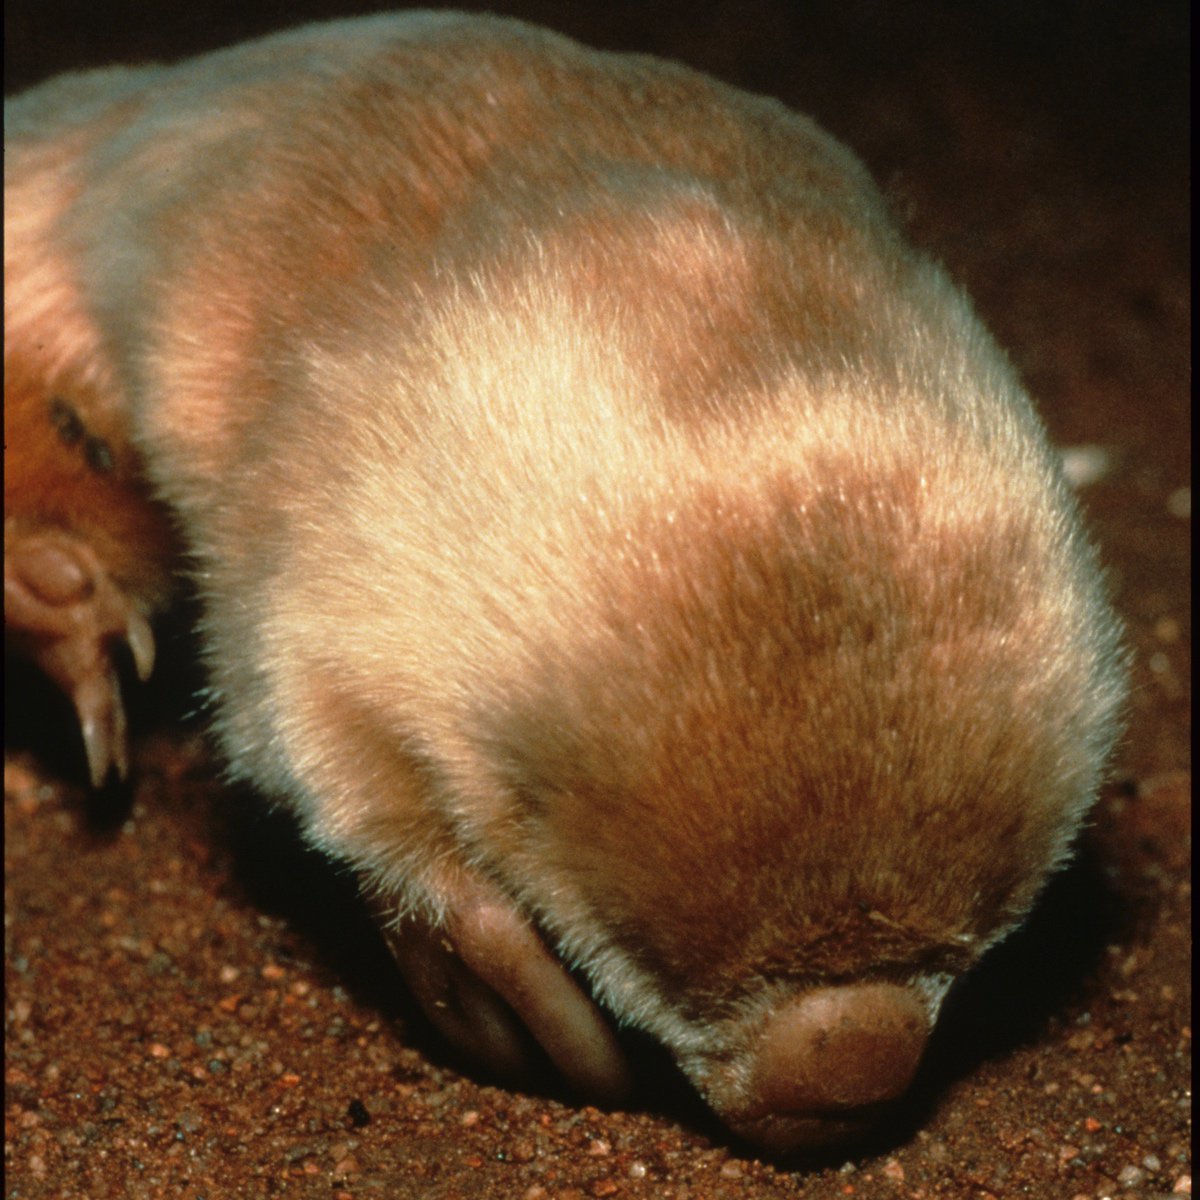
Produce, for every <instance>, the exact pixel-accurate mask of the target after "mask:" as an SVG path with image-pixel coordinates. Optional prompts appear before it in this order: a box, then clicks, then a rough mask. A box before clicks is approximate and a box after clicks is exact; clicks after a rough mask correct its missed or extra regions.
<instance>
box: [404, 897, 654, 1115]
mask: <svg viewBox="0 0 1200 1200" xmlns="http://www.w3.org/2000/svg"><path fill="white" fill-rule="evenodd" d="M445 899H446V915H445V918H444V921H443V923H442V924H441V925H440V926H434V925H430V924H428V923H426V922H423V921H421V920H420V919H419V918H416V917H408V918H405V919H404V920H403V921H401V922H400V923H398V924H397V923H396V922H395V921H394V920H391V921H389V920H388V919H386V918H387V914H386V913H385V912H381V917H382V918H383V919H382V920H381V923H382V925H383V930H384V935H385V937H386V938H387V941H388V944H389V946H390V948H391V950H392V953H393V955H395V958H396V961H397V963H398V964H399V967H400V971H401V974H402V975H403V976H404V978H405V981H406V983H407V984H408V986H409V988H410V989H411V990H412V993H413V996H414V997H415V999H416V1000H417V1002H418V1003H419V1004H420V1005H421V1007H422V1009H423V1010H424V1012H425V1014H426V1016H427V1017H428V1018H429V1019H430V1021H431V1022H432V1023H433V1024H434V1026H435V1027H436V1028H437V1029H438V1031H439V1032H440V1033H441V1034H442V1035H443V1036H444V1037H446V1038H447V1040H448V1041H450V1042H451V1043H452V1044H453V1045H454V1046H456V1047H457V1048H458V1049H459V1050H461V1051H462V1052H463V1053H465V1054H467V1055H469V1056H470V1057H471V1058H473V1059H474V1060H476V1061H478V1062H481V1063H483V1064H484V1065H485V1066H487V1067H488V1068H490V1069H491V1070H492V1071H494V1072H495V1073H497V1074H498V1075H500V1076H502V1077H505V1078H507V1079H510V1080H516V1081H521V1080H524V1079H527V1078H529V1077H530V1075H531V1074H532V1073H533V1071H532V1066H533V1064H532V1062H531V1059H530V1055H529V1044H528V1036H529V1035H532V1037H533V1039H534V1041H535V1042H536V1043H537V1044H538V1045H540V1046H541V1048H542V1050H543V1051H544V1052H545V1053H546V1055H547V1056H548V1057H549V1059H550V1061H551V1062H552V1063H553V1064H554V1066H555V1067H556V1068H557V1069H558V1070H559V1071H560V1072H561V1073H562V1075H563V1076H564V1078H565V1079H566V1080H567V1081H568V1083H569V1084H570V1085H571V1086H572V1087H573V1088H574V1089H575V1090H576V1091H577V1092H579V1093H580V1094H581V1095H582V1096H584V1097H586V1098H588V1099H591V1100H596V1101H599V1102H601V1103H604V1104H610V1105H611V1104H615V1103H618V1102H620V1101H621V1100H622V1099H623V1098H625V1097H627V1096H628V1095H629V1093H630V1091H631V1090H632V1075H631V1072H630V1069H629V1066H628V1063H627V1061H626V1058H625V1054H624V1052H623V1051H622V1049H621V1047H620V1045H619V1044H618V1042H617V1039H616V1037H615V1035H614V1034H613V1031H612V1029H611V1028H610V1026H609V1024H608V1022H607V1020H606V1019H605V1018H604V1016H603V1015H602V1014H601V1012H600V1010H599V1009H598V1008H597V1007H596V1005H595V1004H594V1003H593V1001H592V1000H591V999H590V998H589V997H588V995H587V994H586V993H585V992H584V991H583V990H582V989H581V988H580V986H579V985H578V984H577V983H576V982H575V980H574V979H573V978H572V977H571V975H570V974H569V973H568V972H567V970H566V969H565V968H564V967H563V965H562V963H560V962H559V961H558V959H556V958H555V957H554V955H553V954H551V952H550V951H549V949H547V947H546V944H545V943H544V942H543V941H542V939H541V938H540V937H539V936H538V934H537V932H536V931H535V930H534V928H533V926H532V925H530V923H529V921H528V920H527V919H526V918H525V917H524V916H523V915H522V914H521V912H520V911H519V910H518V908H517V906H516V905H515V903H514V902H513V901H512V900H511V899H509V898H508V897H507V896H505V895H504V894H503V893H502V892H501V891H500V890H499V889H498V888H496V887H495V886H493V885H492V884H490V883H488V882H486V881H485V880H483V879H480V878H478V877H474V876H468V875H465V874H464V875H461V876H459V878H458V881H457V882H456V884H455V886H454V887H453V888H452V889H451V890H450V893H449V895H447V896H445Z"/></svg>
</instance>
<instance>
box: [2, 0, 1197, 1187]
mask: <svg viewBox="0 0 1200 1200" xmlns="http://www.w3.org/2000/svg"><path fill="white" fill-rule="evenodd" d="M160 7H161V12H160ZM178 8H179V11H178V13H176V12H175V6H153V5H152V6H144V5H141V4H135V3H133V2H132V0H125V2H124V3H113V4H107V5H104V6H84V5H80V6H78V7H76V6H75V5H68V4H67V3H64V2H62V0H38V2H37V3H34V2H33V0H13V2H12V3H10V4H9V5H8V7H7V11H6V35H7V36H6V46H5V54H6V59H7V62H8V69H9V75H8V86H9V88H10V89H12V88H15V87H19V86H22V85H23V84H25V83H28V82H32V81H35V80H36V79H38V78H41V77H43V76H44V75H46V74H49V73H52V72H53V71H56V70H62V69H66V68H69V67H75V66H79V65H84V64H87V65H92V64H97V63H101V62H104V61H109V60H111V59H113V58H122V57H130V56H132V57H137V56H146V55H176V54H181V53H184V52H192V51H194V50H197V49H200V48H204V47H207V46H210V45H215V44H219V43H221V42H225V41H230V40H234V39H236V38H237V37H240V36H243V35H245V34H248V33H251V32H257V31H258V30H261V29H264V28H267V27H270V26H272V25H278V24H282V23H285V22H286V21H287V20H289V19H291V18H295V17H298V16H311V15H329V14H330V13H333V12H335V11H337V10H336V9H334V8H333V7H330V6H328V5H321V4H317V3H308V4H304V5H293V6H291V7H290V8H289V11H288V12H287V13H284V12H283V8H284V6H282V5H280V4H276V3H269V2H267V0H243V2H241V3H236V4H235V3H232V2H231V3H220V4H212V3H209V4H205V3H197V4H193V5H190V6H178ZM495 8H497V9H498V10H502V11H511V12H514V13H516V14H517V15H524V16H528V17H531V18H533V19H538V20H542V21H545V22H546V23H549V24H552V25H555V26H557V27H558V28H560V29H562V30H564V31H566V32H569V33H574V34H576V35H578V36H581V37H583V38H585V39H586V40H590V41H592V42H595V43H599V44H604V45H608V46H612V47H618V48H639V49H646V50H650V51H653V52H656V53H660V54H664V55H669V56H672V57H677V58H681V59H683V60H685V61H687V62H690V63H692V64H693V65H696V66H699V67H701V68H704V69H707V70H710V71H713V72H715V73H717V74H719V75H721V76H723V77H724V78H726V79H729V80H731V81H732V82H735V83H737V84H739V85H742V86H744V87H747V88H750V89H753V90H758V91H764V92H769V93H772V94H774V95H777V96H779V97H780V98H782V99H784V100H785V101H787V102H789V103H791V104H793V105H794V106H796V107H798V108H801V109H803V110H806V111H808V112H811V113H813V114H814V115H815V116H817V118H818V119H819V120H820V121H821V122H822V123H824V124H825V125H827V126H828V127H829V128H830V129H832V130H833V131H834V132H836V133H837V134H839V135H840V136H841V137H843V138H844V139H845V140H846V141H848V142H849V143H850V144H851V145H852V146H854V147H855V148H856V149H857V150H858V151H859V152H860V153H861V154H862V155H863V156H864V157H865V158H866V160H867V161H868V163H869V165H870V166H871V167H872V169H873V170H874V171H875V172H876V174H877V176H878V177H879V178H880V179H881V181H882V182H883V183H884V184H885V186H886V187H887V189H888V191H889V193H890V194H891V196H892V197H893V200H894V203H895V205H896V207H897V210H898V211H899V213H900V214H901V215H902V216H903V218H904V219H905V220H906V222H907V224H908V226H909V228H910V229H911V231H912V234H913V237H914V238H915V239H916V240H918V241H919V242H920V243H922V244H923V245H925V246H926V247H928V248H929V249H930V250H931V251H932V252H933V253H934V254H935V255H937V256H938V257H940V258H941V259H942V260H943V261H945V263H946V264H947V265H948V267H949V268H950V270H951V271H952V273H953V274H954V275H955V276H956V277H958V278H959V279H960V280H962V281H963V282H964V283H965V284H966V285H967V287H968V289H969V290H970V291H971V292H972V294H973V295H974V296H975V297H976V299H977V301H978V304H979V307H980V308H981V310H982V311H983V313H984V315H985V317H986V318H987V319H988V321H989V322H990V323H991V325H992V326H993V328H994V329H995V331H996V332H997V334H998V335H999V337H1000V339H1001V341H1002V342H1003V343H1004V344H1005V345H1006V346H1008V347H1009V348H1010V349H1011V351H1012V354H1013V356H1014V358H1015V359H1016V361H1017V363H1018V365H1019V366H1020V368H1021V370H1022V371H1023V373H1024V375H1025V376H1026V378H1027V380H1028V381H1029V384H1030V386H1031V388H1032V390H1033V391H1034V393H1035V395H1036V396H1037V398H1038V400H1039V402H1040V404H1041V405H1042V408H1043V411H1044V413H1045V415H1046V419H1047V421H1048V423H1049V425H1050V427H1051V430H1052V433H1053V435H1054V437H1055V438H1056V440H1057V441H1058V442H1059V443H1060V444H1062V445H1064V446H1069V447H1085V448H1087V450H1086V452H1085V453H1083V454H1081V455H1078V456H1077V461H1079V462H1081V463H1083V464H1084V465H1085V466H1087V467H1090V468H1092V467H1094V468H1096V469H1097V471H1098V474H1099V478H1098V479H1096V480H1095V481H1094V482H1092V483H1090V484H1088V485H1087V486H1086V488H1085V489H1084V493H1083V494H1084V502H1085V506H1086V508H1087V510H1088V513H1089V515H1090V519H1091V523H1092V526H1093V528H1094V529H1095V530H1096V533H1097V536H1098V539H1099V541H1100V543H1101V546H1102V550H1103V554H1104V558H1105V560H1106V562H1107V564H1108V566H1109V568H1110V570H1111V573H1112V578H1113V584H1114V589H1115V593H1116V597H1117V602H1118V606H1119V608H1120V610H1121V612H1122V614H1123V615H1124V617H1125V619H1126V620H1127V622H1128V627H1129V640H1130V643H1131V645H1132V648H1133V651H1134V655H1135V666H1134V693H1133V700H1132V703H1131V709H1130V718H1129V727H1128V733H1127V736H1126V737H1125V739H1124V742H1123V744H1122V746H1121V749H1120V752H1119V754H1118V757H1117V761H1116V763H1115V767H1114V772H1113V778H1112V781H1111V783H1110V784H1109V785H1108V786H1107V787H1106V788H1105V790H1104V792H1103V795H1102V797H1101V800H1100V803H1099V804H1098V806H1097V809H1096V812H1095V819H1094V822H1093V824H1092V827H1091V829H1090V830H1089V832H1088V834H1087V836H1086V838H1085V842H1084V845H1083V848H1082V854H1081V857H1080V860H1079V862H1078V864H1077V865H1076V866H1075V867H1074V868H1073V869H1072V870H1070V871H1069V872H1067V873H1066V874H1064V875H1063V876H1061V877H1060V878H1059V879H1058V880H1057V881H1056V882H1055V884H1054V885H1053V886H1052V887H1051V889H1050V891H1049V893H1048V894H1047V896H1046V898H1045V902H1044V903H1043V904H1042V905H1041V906H1040V908H1039V909H1038V911H1037V913H1036V914H1035V916H1034V918H1033V920H1032V921H1031V922H1030V924H1029V927H1028V928H1027V929H1026V930H1025V931H1024V932H1023V933H1022V934H1020V935H1018V936H1017V937H1015V938H1013V939H1012V940H1011V941H1010V942H1009V943H1008V944H1006V945H1005V946H1004V947H1002V948H1001V949H1000V950H999V951H998V952H997V953H996V954H995V955H994V956H993V957H992V958H991V959H990V960H989V961H988V962H986V963H985V965H984V967H983V968H982V969H981V970H980V972H979V973H978V976H977V978H975V979H974V980H973V981H972V983H971V985H970V986H968V987H966V988H964V989H963V990H962V992H961V993H960V994H959V995H958V996H957V997H956V999H955V1001H954V1002H953V1003H952V1005H951V1007H950V1010H949V1011H948V1012H947V1014H946V1019H945V1021H944V1024H943V1027H942V1029H941V1033H940V1035H939V1037H938V1039H937V1041H936V1042H935V1045H934V1047H933V1051H932V1053H931V1055H930V1060H929V1062H928V1064H927V1068H926V1070H925V1071H924V1072H923V1074H922V1076H921V1079H920V1082H919V1086H918V1089H917V1092H916V1095H915V1096H914V1100H913V1104H912V1106H911V1108H910V1110H909V1112H908V1115H907V1119H906V1122H905V1124H904V1125H903V1127H901V1128H897V1129H894V1130H891V1131H889V1133H888V1137H887V1139H886V1140H885V1141H883V1142H882V1143H881V1144H880V1145H878V1146H876V1147H874V1148H873V1149H872V1150H871V1151H870V1152H869V1153H866V1154H862V1155H859V1156H857V1157H855V1158H854V1159H852V1160H850V1161H842V1160H840V1159H835V1160H834V1161H832V1162H827V1163H823V1164H822V1163H816V1164H812V1163H810V1164H784V1165H782V1166H780V1165H774V1166H773V1165H770V1164H767V1163H764V1162H761V1161H758V1160H757V1159H756V1158H755V1157H754V1156H753V1155H752V1154H750V1153H748V1152H747V1151H746V1150H745V1149H744V1148H740V1147H736V1146H731V1145H730V1144H729V1143H728V1142H727V1141H726V1140H725V1139H724V1138H723V1136H722V1134H721V1132H720V1130H719V1129H716V1128H715V1127H713V1126H712V1125H711V1124H708V1123H706V1122H705V1120H704V1118H703V1115H702V1114H699V1113H698V1112H697V1111H696V1109H695V1107H694V1106H693V1105H691V1104H690V1102H689V1100H688V1098H687V1097H686V1095H685V1094H684V1093H683V1092H682V1091H681V1090H680V1088H679V1087H678V1085H677V1083H675V1082H674V1081H673V1080H672V1079H671V1078H670V1077H669V1076H668V1075H666V1074H665V1073H663V1072H662V1070H661V1063H657V1062H656V1060H655V1059H654V1058H653V1056H652V1055H650V1054H648V1053H647V1055H646V1056H645V1060H646V1076H647V1082H646V1088H645V1092H644V1096H643V1100H644V1103H642V1104H640V1105H639V1107H638V1109H637V1110H636V1111H629V1112H616V1113H609V1112H600V1111H597V1110H595V1109H592V1108H583V1109H580V1108H577V1107H575V1106H573V1105H572V1104H571V1103H570V1102H569V1100H568V1099H566V1098H563V1097H555V1096H554V1095H552V1094H550V1095H533V1094H528V1095H523V1094H515V1093H512V1092H508V1091H504V1090H501V1089H497V1088H493V1087H489V1086H487V1085H486V1084H485V1083H483V1082H481V1081H479V1080H478V1079H477V1078H474V1077H472V1076H471V1075H470V1074H463V1073H460V1072H459V1071H458V1070H456V1069H455V1066H454V1064H453V1063H452V1061H451V1060H450V1059H449V1058H448V1057H447V1056H446V1054H445V1053H444V1052H443V1051H442V1050H441V1049H440V1048H439V1046H438V1045H437V1043H436V1042H435V1041H434V1040H433V1039H432V1037H431V1036H430V1035H429V1034H428V1032H427V1031H426V1030H425V1029H424V1028H423V1027H422V1026H421V1024H420V1022H419V1021H417V1020H416V1019H415V1018H414V1017H413V1015H412V1013H411V1011H410V1009H409V1008H408V1007H407V1005H406V1002H405V1000H404V997H403V995H402V994H401V993H400V989H399V986H398V984H397V982H396V980H395V977H394V975H393V973H392V972H391V968H390V962H389V960H388V959H387V957H386V954H385V952H384V951H383V949H382V947H381V945H380V943H379V942H378V941H377V940H376V939H375V937H374V934H373V931H372V929H371V927H370V925H369V923H368V922H367V921H366V920H365V918H364V916H363V914H362V911H361V909H360V908H359V907H358V905H357V902H356V900H355V897H354V893H353V889H352V888H351V887H350V886H349V885H348V884H347V883H346V881H345V880H343V879H341V878H339V877H338V876H337V874H336V873H335V872H334V871H332V870H331V869H330V868H329V867H328V866H327V865H326V864H324V863H323V862H321V861H320V860H318V859H316V858H315V857H314V856H312V855H310V854H307V853H306V852H304V851H303V850H301V849H300V848H299V847H298V845H297V844H296V841H295V839H294V838H293V837H292V836H291V834H290V831H289V830H288V829H287V828H286V826H284V825H282V824H281V823H280V822H279V821H278V820H276V819H274V818H271V817H269V816H265V815H263V813H262V812H261V809H260V808H259V806H258V805H257V804H256V802H255V801H254V799H253V798H252V797H247V796H244V795H237V794H233V793H231V792H230V791H229V790H228V789H226V788H224V787H222V785H221V784H220V782H219V779H218V764H217V763H216V762H215V761H214V759H213V757H212V755H211V753H210V752H209V751H208V750H207V749H206V747H205V744H204V741H203V737H202V734H201V733H200V732H199V730H198V727H197V726H196V725H195V723H193V722H189V721H187V720H186V719H185V718H184V715H183V714H184V713H185V711H186V708H187V704H186V701H185V700H181V699H180V694H181V683H180V681H181V680H186V679H187V670H186V665H185V664H186V658H185V656H184V655H182V654H178V655H176V656H175V658H176V663H175V665H174V668H173V669H172V667H171V664H170V661H168V668H167V669H166V670H164V672H163V673H162V676H163V677H162V679H161V680H160V681H159V682H158V683H157V684H156V685H153V686H152V687H151V689H150V690H149V691H148V692H147V693H146V694H144V695H143V696H142V698H141V702H140V704H139V708H140V714H139V716H138V718H137V719H138V721H139V725H140V728H141V729H142V730H143V732H142V734H141V735H140V736H139V738H138V740H137V743H136V750H135V778H136V784H135V786H134V787H133V788H132V789H131V791H130V792H128V793H112V794H105V795H103V796H99V797H90V798H89V797H88V796H87V795H86V793H85V791H84V789H83V787H82V786H81V780H82V778H83V769H82V757H81V754H80V753H79V751H78V749H77V747H76V745H75V734H74V730H73V728H72V726H71V723H70V720H69V715H68V714H67V713H66V712H65V710H64V709H63V708H62V707H61V706H60V705H58V704H56V702H55V698H54V697H52V696H49V695H47V693H46V690H45V689H44V688H42V687H40V686H39V681H37V680H36V679H32V678H31V677H30V676H29V674H28V673H26V672H22V671H19V670H18V671H10V672H9V673H8V677H7V680H6V682H7V699H8V705H7V714H8V716H7V721H6V725H7V729H6V760H5V878H6V888H5V932H6V975H5V983H6V1000H5V1021H6V1024H5V1030H6V1043H5V1046H6V1092H5V1098H6V1140H5V1164H6V1176H7V1178H6V1195H7V1196H8V1197H9V1198H10V1200H35V1198H50V1197H54V1198H59V1197H61V1198H63V1200H66V1198H80V1200H84V1198H87V1200H100V1198H103V1197H110V1196H112V1197H132V1198H135V1200H141V1198H149V1197H162V1198H164V1200H174V1198H177V1197H178V1198H186V1200H223V1198H226V1197H229V1198H233V1197H259V1196H264V1197H265V1196H283V1195H286V1196H296V1197H330V1198H333V1200H349V1198H358V1197H375V1196H378V1197H397V1198H401V1200H403V1198H405V1197H429V1198H431V1200H451V1198H457V1197H462V1198H464V1200H467V1198H480V1197H516V1198H520V1200H568V1198H570V1200H578V1198H585V1197H608V1196H613V1197H663V1198H674V1200H684V1198H685V1197H686V1198H689V1200H719V1198H722V1197H735V1196H739V1197H745V1196H751V1197H752V1196H763V1197H785V1196H787V1197H801V1196H802V1197H806V1198H808V1200H827V1198H833V1197H847V1196H850V1197H861V1198H863V1200H868V1198H876V1197H887V1198H896V1200H900V1198H911V1200H917V1198H929V1200H933V1198H935V1197H936V1198H960V1197H967V1198H971V1200H984V1198H987V1197H995V1198H997V1200H1000V1198H1004V1197H1013V1196H1025V1197H1034V1198H1035V1200H1042V1198H1044V1200H1058V1198H1065V1200H1083V1198H1089V1200H1090V1198H1099V1197H1107V1196H1113V1197H1116V1196H1121V1197H1127V1198H1128V1200H1150V1198H1151V1197H1159V1196H1166V1195H1187V1194H1190V1191H1191V1165H1190V1158H1189V1114H1190V1091H1189V1088H1190V1065H1191V1029H1190V1024H1189V1022H1190V1015H1189V1014H1190V985H1189V967H1190V874H1189V871H1190V803H1189V800H1190V774H1189V772H1190V757H1189V751H1188V745H1189V723H1190V691H1189V678H1190V649H1191V626H1190V593H1189V576H1188V561H1189V560H1188V546H1189V537H1190V491H1189V489H1188V480H1189V468H1190V446H1189V432H1190V430H1189V416H1188V414H1189V408H1190V397H1189V338H1188V331H1189V325H1190V312H1189V295H1190V291H1189V286H1190V281H1189V275H1188V260H1189V246H1188V207H1189V199H1188V192H1187V170H1188V163H1187V157H1186V135H1187V118H1186V116H1185V113H1186V107H1185V103H1186V101H1185V98H1186V95H1187V86H1188V80H1187V8H1186V6H1185V5H1183V4H1181V3H1163V4H1154V5H1121V4H1116V3H1099V4H1092V5H1073V4H1066V3H1060V4H1037V5H1035V4H1023V3H1017V4H1001V3H994V4H993V3H977V4H968V5H951V4H933V3H910V4H904V5H888V4H882V3H880V4H873V3H867V2H865V0H860V2H858V3H835V2H832V0H831V2H829V3H816V4H809V5H800V4H795V5H792V4H789V3H786V2H784V0H740V2H739V3H737V4H733V3H720V2H716V3H695V4H692V5H686V6H685V5H682V4H663V5H651V6H644V5H634V4H615V5H610V6H607V7H606V6H603V5H592V4H558V5H556V4H552V3H541V4H536V5H535V4H527V5H508V4H503V3H501V4H497V5H495ZM168 9H170V15H168ZM146 12H150V13H153V14H154V16H153V17H152V18H150V19H146V18H145V13H146ZM167 657H168V660H170V659H171V657H172V656H171V654H168V656H167ZM183 690H185V689H183Z"/></svg>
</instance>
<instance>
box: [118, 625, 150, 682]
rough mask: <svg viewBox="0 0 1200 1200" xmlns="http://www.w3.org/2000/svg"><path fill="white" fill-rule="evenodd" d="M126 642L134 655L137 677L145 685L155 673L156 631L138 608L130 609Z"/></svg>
mask: <svg viewBox="0 0 1200 1200" xmlns="http://www.w3.org/2000/svg"><path fill="white" fill-rule="evenodd" d="M125 641H126V642H127V643H128V645H129V649H130V652H131V653H132V654H133V666H134V669H135V670H136V671H137V677H138V678H139V679H140V680H141V681H142V682H143V683H145V682H146V680H147V679H149V678H150V675H151V673H152V672H153V671H154V631H153V630H152V629H151V628H150V622H149V621H147V620H146V618H145V617H144V616H143V615H142V613H141V612H140V611H139V610H138V609H136V608H132V607H131V608H130V610H129V615H128V616H127V617H126V620H125Z"/></svg>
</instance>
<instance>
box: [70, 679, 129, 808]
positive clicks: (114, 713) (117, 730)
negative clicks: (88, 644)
mask: <svg viewBox="0 0 1200 1200" xmlns="http://www.w3.org/2000/svg"><path fill="white" fill-rule="evenodd" d="M71 699H72V701H73V703H74V705H75V712H76V714H77V715H78V717H79V729H80V732H81V733H82V735H83V748H84V751H85V752H86V754H87V762H88V776H89V778H90V779H91V782H92V787H95V788H98V787H100V785H101V784H103V782H104V780H105V778H106V777H107V776H108V773H109V771H110V770H112V769H114V768H115V770H116V772H117V776H118V778H120V779H124V778H125V777H126V775H127V774H128V773H129V746H128V741H127V738H126V721H125V707H124V705H123V704H122V703H121V689H120V683H119V681H118V679H117V676H116V672H115V671H109V672H108V673H107V675H105V676H103V677H101V676H99V675H92V676H89V677H88V678H87V679H85V680H83V681H82V682H81V683H80V684H79V686H78V687H77V688H76V689H75V691H74V693H73V695H72V697H71Z"/></svg>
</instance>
